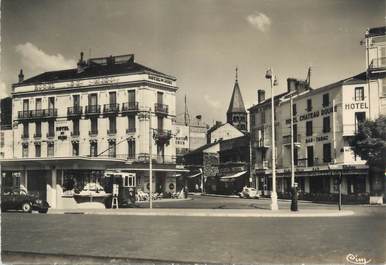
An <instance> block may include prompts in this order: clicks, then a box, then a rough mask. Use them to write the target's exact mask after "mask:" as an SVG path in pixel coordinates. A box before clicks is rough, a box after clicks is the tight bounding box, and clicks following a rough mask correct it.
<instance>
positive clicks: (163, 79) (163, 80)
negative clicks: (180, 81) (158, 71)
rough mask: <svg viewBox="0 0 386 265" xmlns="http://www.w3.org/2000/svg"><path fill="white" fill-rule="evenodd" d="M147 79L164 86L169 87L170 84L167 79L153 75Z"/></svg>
mask: <svg viewBox="0 0 386 265" xmlns="http://www.w3.org/2000/svg"><path fill="white" fill-rule="evenodd" d="M149 79H151V80H154V81H157V82H162V83H166V84H169V85H171V84H172V81H170V80H169V79H165V78H162V77H158V76H154V75H149Z"/></svg>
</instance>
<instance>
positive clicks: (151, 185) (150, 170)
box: [149, 108, 153, 209]
mask: <svg viewBox="0 0 386 265" xmlns="http://www.w3.org/2000/svg"><path fill="white" fill-rule="evenodd" d="M152 139H153V134H152V129H151V108H150V109H149V182H150V187H149V193H150V194H149V208H150V209H152V208H153V159H152V151H153V149H152V144H153V140H152Z"/></svg>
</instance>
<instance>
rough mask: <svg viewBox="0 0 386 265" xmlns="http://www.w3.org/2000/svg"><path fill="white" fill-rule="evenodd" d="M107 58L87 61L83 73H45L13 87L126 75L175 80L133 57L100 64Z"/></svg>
mask: <svg viewBox="0 0 386 265" xmlns="http://www.w3.org/2000/svg"><path fill="white" fill-rule="evenodd" d="M123 56H125V55H121V56H115V57H112V58H120V57H123ZM126 56H127V55H126ZM107 58H109V57H106V58H91V59H89V60H88V62H87V64H86V65H85V67H84V69H83V71H78V69H77V68H73V69H66V70H59V71H50V72H45V73H42V74H39V75H36V76H33V77H31V78H28V79H26V80H24V81H23V82H21V83H17V84H15V85H27V84H35V83H42V82H57V81H65V80H74V79H81V78H90V77H98V76H106V75H117V74H127V73H153V74H157V75H161V76H164V77H167V78H170V79H172V80H176V78H175V77H172V76H169V75H166V74H164V73H161V72H158V71H156V70H154V69H151V68H149V67H146V66H144V65H141V64H138V63H136V62H134V55H132V58H130V59H128V60H126V61H119V62H118V61H116V62H114V63H111V64H106V63H100V62H101V61H102V60H103V59H107Z"/></svg>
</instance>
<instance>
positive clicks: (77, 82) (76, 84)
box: [67, 80, 83, 87]
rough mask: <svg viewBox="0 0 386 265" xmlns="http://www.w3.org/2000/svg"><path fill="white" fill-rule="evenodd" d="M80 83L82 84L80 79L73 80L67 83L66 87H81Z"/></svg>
mask: <svg viewBox="0 0 386 265" xmlns="http://www.w3.org/2000/svg"><path fill="white" fill-rule="evenodd" d="M82 85H83V83H82V81H80V80H73V81H70V82H69V83H68V84H67V87H81V86H82Z"/></svg>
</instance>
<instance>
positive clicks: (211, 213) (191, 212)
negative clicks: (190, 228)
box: [48, 208, 354, 217]
mask: <svg viewBox="0 0 386 265" xmlns="http://www.w3.org/2000/svg"><path fill="white" fill-rule="evenodd" d="M48 214H86V215H131V216H190V217H339V216H351V215H354V212H353V211H350V210H344V211H338V210H314V209H307V210H301V211H298V212H291V211H289V210H288V209H283V210H278V211H271V210H261V209H154V208H153V209H148V208H147V209H144V208H125V209H122V208H121V209H76V210H63V209H50V210H49V211H48Z"/></svg>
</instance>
